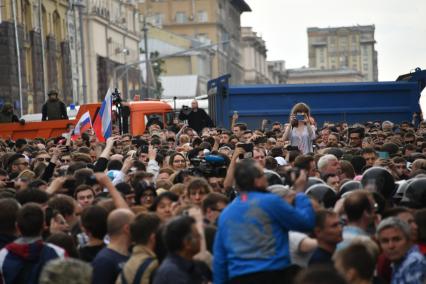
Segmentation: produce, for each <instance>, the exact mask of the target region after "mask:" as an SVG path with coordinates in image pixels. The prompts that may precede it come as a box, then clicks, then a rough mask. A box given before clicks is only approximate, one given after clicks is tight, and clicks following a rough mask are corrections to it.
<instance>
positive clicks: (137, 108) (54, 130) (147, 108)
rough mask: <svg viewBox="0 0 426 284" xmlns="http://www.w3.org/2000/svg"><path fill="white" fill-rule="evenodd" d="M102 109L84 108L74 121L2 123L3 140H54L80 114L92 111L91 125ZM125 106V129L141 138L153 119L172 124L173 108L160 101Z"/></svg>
mask: <svg viewBox="0 0 426 284" xmlns="http://www.w3.org/2000/svg"><path fill="white" fill-rule="evenodd" d="M100 107H101V104H100V103H94V104H85V105H81V106H80V108H79V110H78V113H77V116H76V117H75V119H71V120H50V121H35V122H27V123H25V124H23V125H22V124H20V123H17V122H14V123H2V124H0V137H1V138H3V139H12V140H16V139H19V138H26V139H34V138H37V137H41V138H52V137H58V136H61V135H62V134H63V133H67V132H69V130H68V127H69V126H70V125H75V124H76V123H77V122H78V120H79V119H80V117H81V115H82V114H83V113H85V112H86V111H89V113H90V117H91V119H92V122H93V121H94V120H95V117H96V115H97V114H98V112H99V109H100ZM124 107H126V108H127V107H128V113H129V114H128V119H127V121H128V125H126V126H124V127H123V129H128V130H129V133H130V134H131V135H133V136H135V135H142V134H144V132H145V128H146V125H147V123H148V122H149V121H150V119H153V118H155V119H156V120H157V121H158V120H159V121H161V123H163V126H164V127H166V126H167V125H170V124H171V123H172V122H173V117H174V113H173V109H172V108H171V106H170V105H169V104H167V103H165V102H161V101H134V102H128V103H125V105H124Z"/></svg>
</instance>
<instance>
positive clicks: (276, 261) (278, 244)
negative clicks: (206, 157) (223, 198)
mask: <svg viewBox="0 0 426 284" xmlns="http://www.w3.org/2000/svg"><path fill="white" fill-rule="evenodd" d="M234 177H235V181H236V184H237V187H238V189H239V191H240V193H241V194H240V196H238V197H237V198H236V199H235V200H234V202H232V203H231V204H230V205H229V206H228V207H227V208H226V209H225V210H224V212H223V213H222V214H221V216H220V218H219V225H218V232H217V235H216V240H215V244H214V278H215V283H227V282H230V283H253V281H255V279H258V280H260V279H262V278H263V279H265V280H266V279H268V280H267V282H268V283H278V282H280V283H281V281H283V279H291V278H292V277H291V275H289V274H290V270H286V268H288V267H289V266H290V258H289V251H288V230H302V231H303V230H306V231H308V230H311V229H312V227H313V225H314V216H315V214H314V212H313V209H312V207H311V204H310V201H309V199H308V198H307V197H306V196H304V195H303V194H298V195H297V196H296V197H295V201H294V204H295V208H293V207H292V206H290V205H289V204H287V203H286V202H285V201H284V200H282V199H281V198H280V197H278V196H276V195H273V194H270V193H266V192H265V189H266V187H267V186H268V184H267V181H266V177H265V175H264V173H263V170H262V169H261V168H260V166H259V165H257V164H256V163H255V162H254V161H253V160H243V161H242V162H240V163H238V164H237V165H236V168H235V173H234ZM289 216H291V217H289ZM255 223H257V224H258V225H257V226H254V225H253V224H255ZM260 256H262V257H260Z"/></svg>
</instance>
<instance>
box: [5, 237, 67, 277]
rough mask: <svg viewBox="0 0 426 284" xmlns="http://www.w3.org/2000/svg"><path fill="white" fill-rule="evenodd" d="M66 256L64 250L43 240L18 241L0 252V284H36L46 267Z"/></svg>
mask: <svg viewBox="0 0 426 284" xmlns="http://www.w3.org/2000/svg"><path fill="white" fill-rule="evenodd" d="M65 255H66V253H65V251H64V250H63V249H62V248H60V247H57V246H55V245H52V244H48V243H44V242H43V241H42V240H41V239H37V240H32V241H31V240H30V241H29V242H28V241H25V240H24V239H18V240H17V241H16V242H13V243H10V244H8V245H6V246H5V247H4V248H3V249H2V250H1V251H0V276H1V277H0V283H2V284H3V283H4V284H9V283H10V284H11V283H28V284H36V283H38V278H39V276H40V272H41V271H42V269H43V267H44V265H45V264H46V263H47V262H48V261H50V260H53V259H56V258H64V257H65Z"/></svg>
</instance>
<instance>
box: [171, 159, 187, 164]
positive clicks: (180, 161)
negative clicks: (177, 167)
mask: <svg viewBox="0 0 426 284" xmlns="http://www.w3.org/2000/svg"><path fill="white" fill-rule="evenodd" d="M173 163H176V164H178V163H181V164H184V163H186V161H185V160H174V161H173Z"/></svg>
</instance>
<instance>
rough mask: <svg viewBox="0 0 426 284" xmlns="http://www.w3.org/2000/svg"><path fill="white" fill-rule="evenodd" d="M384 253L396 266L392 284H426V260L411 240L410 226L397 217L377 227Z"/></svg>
mask: <svg viewBox="0 0 426 284" xmlns="http://www.w3.org/2000/svg"><path fill="white" fill-rule="evenodd" d="M377 238H378V240H379V243H380V246H381V248H382V250H383V253H384V254H385V255H386V256H387V257H388V258H389V259H390V261H391V262H392V263H393V264H394V267H393V271H392V280H391V283H392V284H396V283H407V284H408V283H419V284H420V283H424V281H425V280H426V260H425V258H424V256H423V255H422V254H421V253H420V252H419V249H418V247H417V246H415V245H413V243H412V240H411V231H410V227H409V225H408V224H407V223H406V222H404V221H402V220H400V219H398V218H395V217H390V218H387V219H384V220H383V221H382V222H380V224H379V226H378V227H377Z"/></svg>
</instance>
